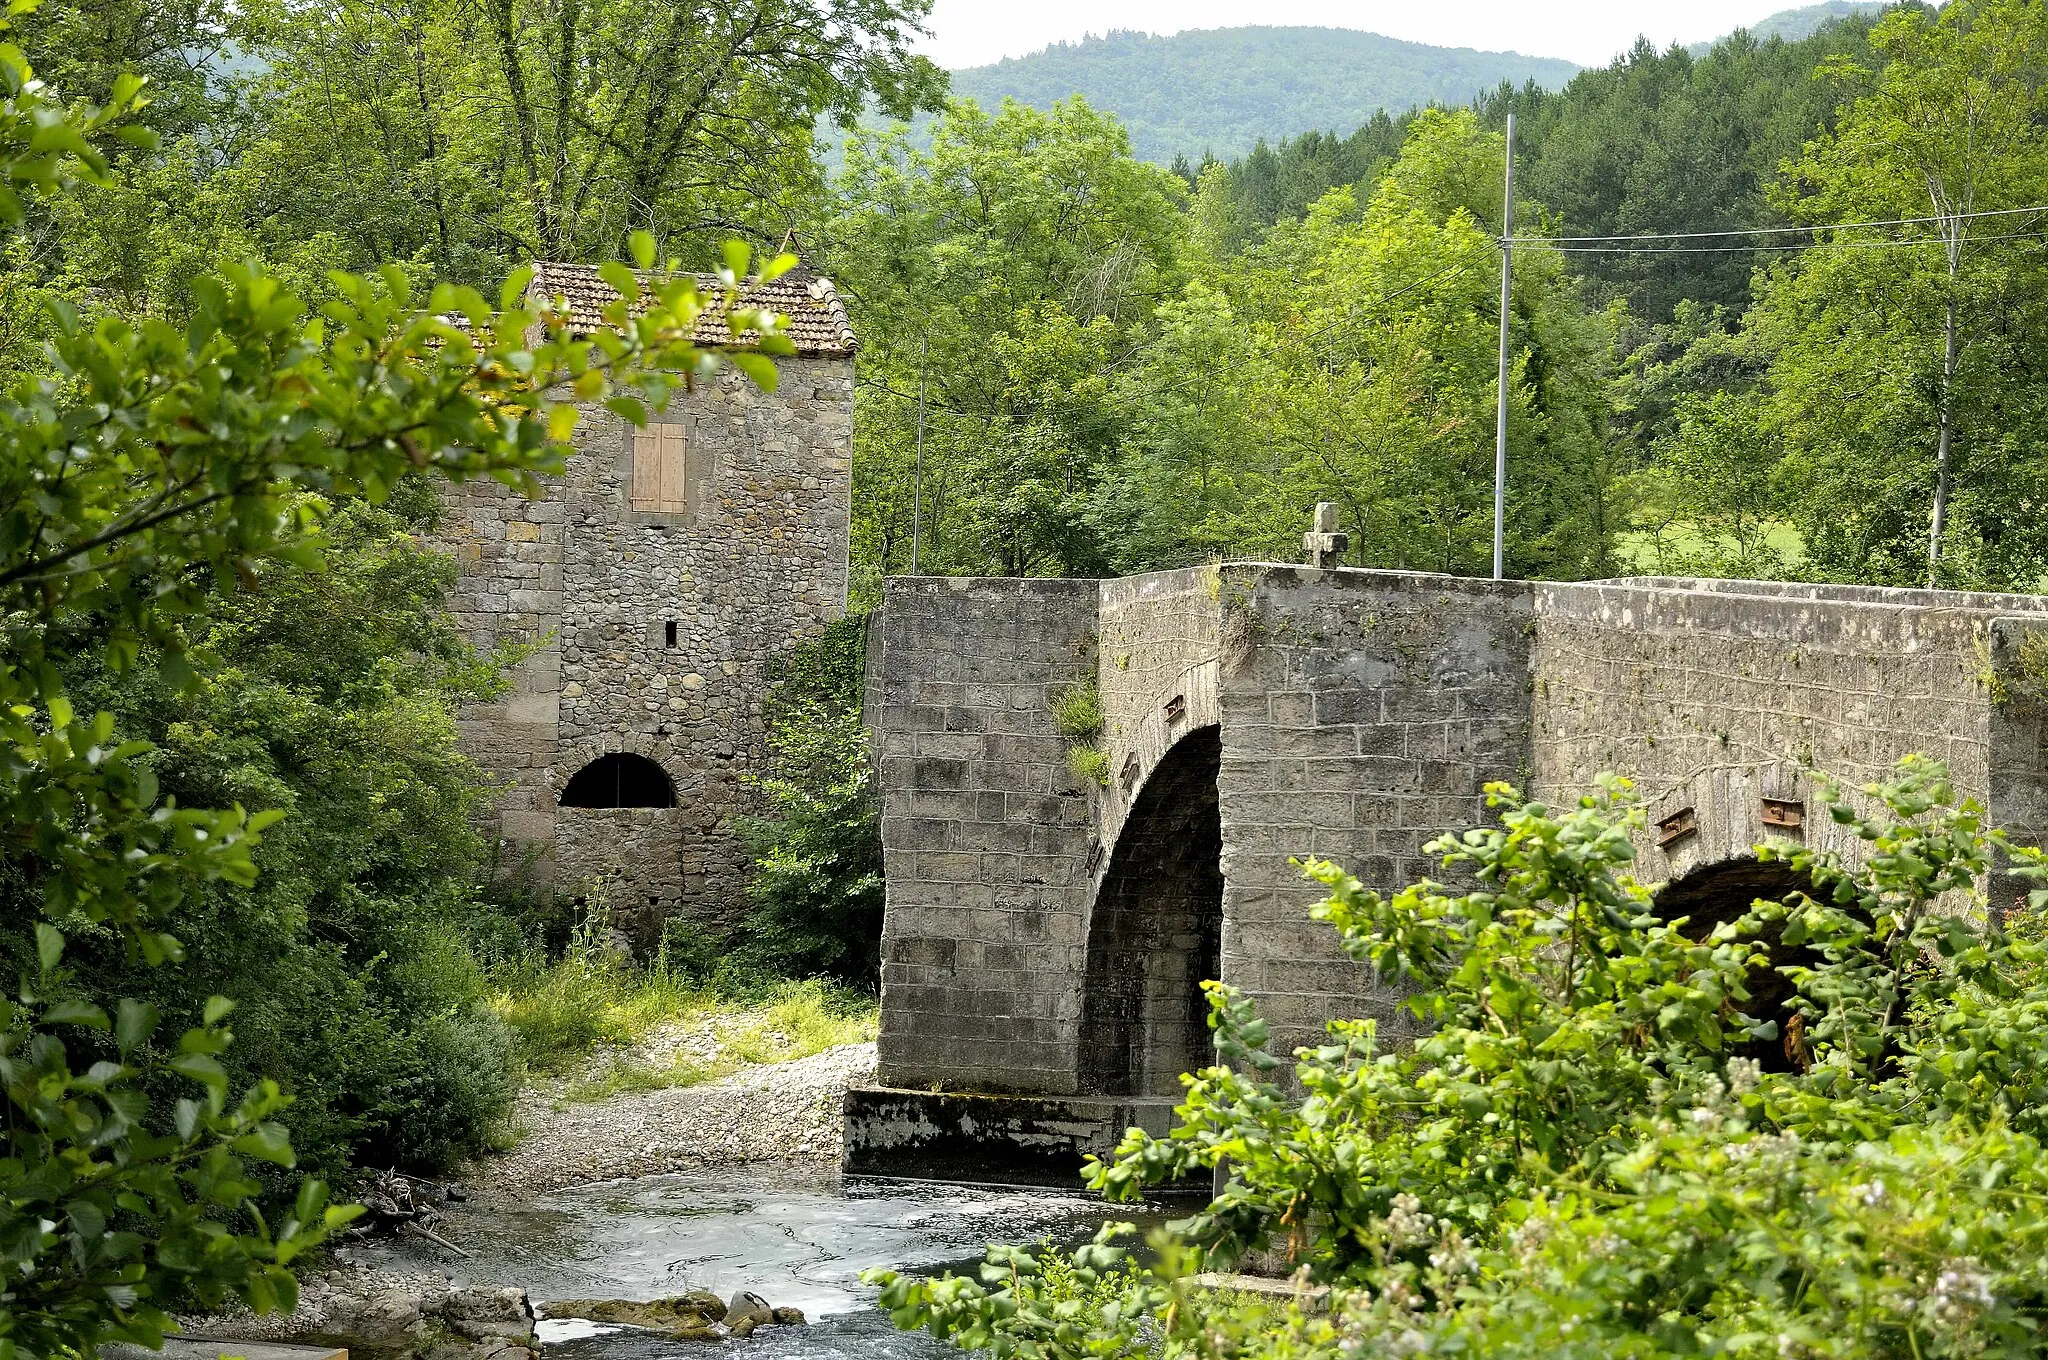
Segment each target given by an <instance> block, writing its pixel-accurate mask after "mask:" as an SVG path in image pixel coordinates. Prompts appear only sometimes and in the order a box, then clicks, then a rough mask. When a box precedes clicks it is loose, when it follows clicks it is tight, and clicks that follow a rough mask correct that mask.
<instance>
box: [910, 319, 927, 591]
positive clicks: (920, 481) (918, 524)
mask: <svg viewBox="0 0 2048 1360" xmlns="http://www.w3.org/2000/svg"><path fill="white" fill-rule="evenodd" d="M929 339H930V337H929V336H919V337H918V340H917V467H916V469H915V470H914V471H913V472H912V473H911V479H910V574H911V575H912V576H915V575H917V550H918V548H919V546H920V539H921V531H922V529H923V526H924V354H925V345H926V342H927V341H928V340H929Z"/></svg>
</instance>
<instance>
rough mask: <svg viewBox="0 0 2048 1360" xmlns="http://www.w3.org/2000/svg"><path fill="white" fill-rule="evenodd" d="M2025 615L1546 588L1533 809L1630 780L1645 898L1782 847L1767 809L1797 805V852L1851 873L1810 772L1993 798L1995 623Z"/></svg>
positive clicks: (1843, 598) (1824, 594) (1734, 594)
mask: <svg viewBox="0 0 2048 1360" xmlns="http://www.w3.org/2000/svg"><path fill="white" fill-rule="evenodd" d="M2015 607H2017V608H2019V609H2028V610H2031V609H2034V608H2036V606H2034V605H2033V604H2032V602H2030V601H2026V600H2024V599H2022V598H2019V597H2008V596H1990V595H1971V594H1963V593H1960V592H1926V591H1895V590H1883V589H1879V588H1875V587H1856V586H1815V585H1806V584H1786V585H1779V584H1775V583H1760V582H1683V581H1673V580H1667V579H1662V578H1657V579H1649V580H1644V581H1618V582H1596V583H1591V584H1584V585H1546V586H1543V587H1541V588H1540V591H1539V598H1538V619H1539V622H1538V625H1537V637H1538V645H1537V680H1536V707H1535V719H1536V768H1535V779H1534V787H1535V791H1536V792H1537V793H1539V794H1541V795H1542V796H1544V797H1548V798H1553V799H1561V798H1565V797H1573V796H1576V795H1577V794H1579V793H1580V792H1582V791H1584V790H1586V789H1587V788H1589V787H1590V784H1591V780H1592V777H1593V775H1594V774H1596V773H1598V772H1600V771H1602V770H1610V771H1614V772H1617V773H1622V774H1626V775H1628V776H1629V777H1630V778H1631V779H1633V780H1634V781H1635V782H1636V785H1637V788H1638V791H1639V792H1640V793H1641V794H1642V795H1643V797H1644V798H1645V799H1646V800H1647V802H1648V806H1649V814H1650V819H1651V823H1652V824H1651V826H1649V827H1648V828H1646V830H1645V831H1644V833H1643V835H1642V837H1641V840H1640V844H1639V846H1638V850H1639V859H1638V873H1639V874H1640V876H1641V877H1642V878H1644V879H1645V880H1646V881H1650V882H1657V881H1661V880H1665V879H1672V878H1678V877H1681V876H1683V875H1685V874H1687V873H1689V872H1691V871H1693V870H1694V869H1696V868H1698V867H1700V866H1702V865H1707V864H1713V863H1718V862H1720V861H1723V860H1728V859H1734V858H1740V857H1742V856H1744V855H1746V854H1748V853H1749V851H1750V848H1751V847H1752V846H1754V845H1756V844H1757V843H1758V842H1759V841H1762V840H1765V839H1767V838H1768V837H1770V836H1774V835H1785V834H1789V833H1788V832H1787V831H1785V830H1784V829H1782V828H1778V827H1773V826H1767V825H1766V824H1765V823H1764V820H1763V812H1764V800H1765V799H1767V798H1768V799H1780V800H1784V801H1787V802H1790V803H1794V804H1799V805H1801V806H1802V808H1803V812H1802V825H1801V826H1800V827H1799V828H1798V834H1799V835H1800V836H1802V837H1803V838H1805V839H1807V840H1808V841H1809V842H1810V843H1812V844H1814V845H1816V846H1819V847H1825V848H1831V849H1836V850H1839V851H1841V852H1843V853H1844V854H1845V855H1849V856H1851V857H1853V855H1854V853H1855V852H1856V850H1857V848H1858V847H1857V845H1856V844H1855V842H1854V838H1853V837H1852V836H1850V835H1849V834H1847V833H1846V832H1844V831H1843V830H1842V829H1841V828H1838V827H1836V826H1835V825H1834V824H1833V822H1832V821H1831V820H1830V819H1829V818H1827V817H1826V816H1825V814H1824V812H1823V810H1822V809H1821V807H1820V806H1819V803H1818V800H1817V797H1816V789H1815V785H1814V780H1813V777H1812V773H1811V772H1813V771H1818V772H1822V773H1826V774H1830V775H1833V776H1835V777H1837V778H1839V779H1841V780H1843V781H1845V782H1846V783H1848V784H1849V785H1850V786H1851V787H1854V786H1857V785H1860V784H1863V783H1865V782H1868V781H1871V780H1877V779H1882V778H1884V777H1885V776H1886V774H1887V772H1888V771H1889V770H1890V769H1891V767H1892V766H1893V764H1894V763H1895V762H1896V761H1897V760H1898V759H1899V758H1900V757H1902V756H1904V755H1906V754H1908V753H1912V752H1918V753H1921V754H1925V755H1931V756H1936V757H1939V758H1940V759H1942V760H1945V761H1947V762H1948V764H1949V767H1950V771H1951V774H1952V775H1953V777H1954V779H1955V782H1956V786H1957V788H1958V789H1959V790H1960V791H1961V792H1963V793H1967V794H1971V795H1974V796H1976V797H1977V798H1979V799H1980V800H1981V799H1986V798H1989V797H1991V795H1992V793H1993V786H1992V780H1991V770H1992V762H1993V758H1994V751H1993V743H1992V735H1993V723H1992V709H1993V705H1992V703H1991V701H1990V694H1989V689H1988V680H1989V676H1990V666H1991V662H1990V655H1991V653H1990V651H1989V644H1990V640H1991V635H1990V624H1991V621H1992V620H1993V618H1995V617H1996V616H1997V615H1998V614H1999V613H2003V612H2009V611H2010V610H2012V609H2013V608H2015ZM2000 745H2001V748H2003V749H2004V750H2009V749H2010V745H2011V744H2010V743H2009V742H2001V743H2000ZM2000 758H2001V759H2005V756H2004V754H2003V751H2002V752H2001V755H2000ZM2023 763H2024V762H2023ZM2030 768H2037V766H2033V767H2030ZM2028 777H2029V778H2031V776H2028ZM1684 808H1691V809H1693V816H1694V820H1695V822H1696V825H1697V830H1696V831H1694V832H1692V833H1691V834H1688V835H1685V836H1683V837H1681V838H1679V839H1677V840H1675V841H1672V842H1671V843H1670V844H1668V845H1663V846H1660V845H1658V844H1657V841H1658V839H1659V835H1658V830H1657V826H1656V823H1657V822H1658V821H1660V820H1662V819H1663V818H1665V817H1667V816H1671V815H1673V814H1676V813H1677V812H1679V811H1680V810H1681V809H1684ZM1993 811H1994V814H1995V815H2002V814H1998V810H1997V809H1996V808H1994V809H1993Z"/></svg>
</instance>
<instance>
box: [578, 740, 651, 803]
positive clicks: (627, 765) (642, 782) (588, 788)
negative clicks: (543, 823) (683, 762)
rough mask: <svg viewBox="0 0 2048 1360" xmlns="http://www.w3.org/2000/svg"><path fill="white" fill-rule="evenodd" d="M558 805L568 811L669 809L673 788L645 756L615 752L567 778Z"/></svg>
mask: <svg viewBox="0 0 2048 1360" xmlns="http://www.w3.org/2000/svg"><path fill="white" fill-rule="evenodd" d="M560 802H561V805H562V806H563V807H572V808H672V807H674V806H675V805H676V786H675V783H674V781H672V780H671V779H670V778H669V777H668V771H666V770H664V769H662V768H661V766H659V765H657V764H655V763H654V762H653V761H651V760H649V759H648V758H647V757H646V756H636V755H634V754H632V753H631V752H619V753H617V754H614V755H608V756H599V757H598V758H597V759H596V760H593V761H591V762H590V763H589V764H588V765H585V766H584V767H583V768H582V769H580V770H578V771H577V772H576V773H575V774H573V775H571V776H570V777H569V783H568V786H567V787H566V788H564V789H563V790H562V797H561V799H560Z"/></svg>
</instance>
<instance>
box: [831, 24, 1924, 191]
mask: <svg viewBox="0 0 2048 1360" xmlns="http://www.w3.org/2000/svg"><path fill="white" fill-rule="evenodd" d="M1883 8H1884V5H1883V4H1882V3H1881V0H1824V3H1821V4H1817V5H1805V6H1801V7H1800V8H1798V9H1788V10H1782V11H1780V12H1778V13H1776V14H1773V15H1771V16H1770V17H1769V18H1766V19H1762V20H1759V21H1758V22H1757V23H1756V24H1754V25H1752V26H1750V27H1749V28H1748V29H1747V30H1746V31H1747V32H1748V33H1749V35H1750V36H1751V37H1753V38H1755V39H1757V40H1758V41H1759V42H1767V41H1769V40H1770V39H1772V38H1782V39H1785V40H1786V41H1788V42H1796V41H1798V40H1800V39H1803V38H1807V37H1810V36H1811V35H1812V34H1814V33H1815V32H1816V31H1818V30H1819V29H1820V27H1821V26H1822V25H1823V24H1826V23H1828V22H1829V21H1831V20H1835V19H1841V18H1846V17H1848V16H1850V15H1854V14H1859V13H1860V14H1868V13H1874V12H1876V11H1878V10H1881V9H1883ZM1712 46H1713V44H1712V43H1704V42H1703V43H1696V44H1694V45H1693V46H1692V47H1691V48H1690V49H1689V50H1690V51H1691V53H1692V55H1693V56H1695V57H1699V56H1704V55H1706V53H1707V52H1708V50H1709V49H1710V48H1711V47H1712ZM1579 69H1580V68H1579V67H1578V66H1576V65H1574V64H1573V63H1571V62H1569V61H1561V60H1557V59H1555V58H1550V57H1531V56H1524V55H1522V54H1521V53H1519V52H1483V51H1478V50H1476V49H1474V48H1470V47H1433V46H1431V45H1429V44H1427V43H1415V42H1402V41H1400V40H1399V39H1396V38H1388V37H1383V36H1381V35H1380V34H1377V33H1363V32H1359V31H1357V30H1355V29H1345V28H1279V27H1272V26H1266V25H1253V26H1248V27H1244V28H1212V29H1196V30H1190V31H1188V32H1185V33H1176V34H1173V35H1171V36H1169V37H1158V36H1154V35H1152V34H1147V33H1134V32H1128V31H1125V32H1113V33H1110V34H1109V35H1107V36H1106V37H1094V36H1090V37H1085V38H1083V39H1081V40H1080V41H1079V42H1072V43H1054V44H1053V45H1052V46H1050V47H1048V48H1046V49H1045V50H1044V51H1042V52H1034V53H1032V54H1031V55H1029V56H1026V57H1013V58H1008V59H1006V60H1003V61H999V62H997V63H995V64H994V65H991V66H975V67H969V68H966V69H964V70H958V71H953V72H951V73H950V79H951V82H952V93H953V95H954V96H955V97H956V98H962V99H972V100H974V101H976V102H977V103H979V104H981V105H982V106H983V107H984V108H988V109H991V110H993V109H995V108H997V107H1000V106H1001V104H1002V102H1003V100H1004V99H1016V100H1019V101H1021V102H1022V103H1026V104H1029V105H1031V106H1032V107H1033V108H1037V109H1047V108H1050V107H1052V104H1053V102H1054V101H1055V100H1059V99H1065V98H1067V97H1068V96H1070V95H1074V94H1079V95H1081V96H1082V97H1083V98H1085V99H1086V100H1087V101H1088V102H1089V103H1090V104H1092V105H1094V106H1095V107H1096V108H1099V109H1106V110H1108V111H1109V112H1111V113H1114V114H1115V115H1116V116H1117V119H1118V120H1119V121H1120V122H1122V123H1123V125H1124V126H1125V127H1126V128H1127V129H1128V130H1129V131H1130V135H1131V148H1132V150H1133V151H1135V152H1136V153H1137V155H1138V157H1139V159H1141V160H1148V161H1155V162H1158V163H1160V164H1165V163H1166V162H1168V161H1171V160H1172V159H1173V158H1174V157H1175V156H1176V155H1185V156H1187V157H1189V158H1190V159H1194V160H1199V159H1201V158H1202V157H1203V156H1204V155H1205V154H1207V155H1214V156H1219V157H1222V158H1224V159H1229V158H1231V157H1233V156H1242V155H1245V154H1247V153H1248V152H1250V151H1251V150H1252V148H1253V146H1254V145H1256V144H1257V142H1258V141H1259V139H1261V138H1265V139H1267V140H1269V141H1271V140H1277V139H1283V138H1287V137H1292V136H1295V135H1297V134H1299V133H1304V132H1307V131H1309V130H1311V129H1322V130H1328V129H1345V128H1354V127H1358V126H1359V125H1361V124H1364V123H1368V122H1370V121H1372V119H1373V118H1374V116H1375V115H1377V114H1379V113H1381V112H1383V111H1384V112H1386V113H1388V114H1395V115H1398V114H1401V113H1404V112H1406V111H1408V110H1410V109H1416V108H1421V107H1423V106H1425V105H1429V104H1447V105H1456V104H1464V103H1467V102H1468V101H1470V100H1471V99H1472V98H1474V97H1475V96H1477V95H1480V94H1482V93H1484V92H1486V91H1490V90H1494V89H1498V88H1499V87H1500V86H1501V85H1502V84H1508V85H1512V86H1515V87H1516V88H1518V89H1519V88H1522V87H1524V86H1527V85H1530V84H1533V85H1534V86H1536V87H1537V88H1539V89H1542V90H1557V89H1560V88H1561V87H1562V86H1563V85H1564V84H1565V83H1566V82H1567V81H1569V80H1570V79H1571V78H1572V76H1573V74H1574V73H1576V72H1577V71H1578V70H1579ZM827 140H828V141H836V136H831V135H828V137H827Z"/></svg>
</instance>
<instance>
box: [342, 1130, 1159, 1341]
mask: <svg viewBox="0 0 2048 1360" xmlns="http://www.w3.org/2000/svg"><path fill="white" fill-rule="evenodd" d="M1109 1208H1110V1206H1106V1205H1104V1204H1103V1203H1102V1202H1101V1201H1100V1200H1099V1199H1095V1198H1093V1197H1091V1196H1088V1195H1085V1194H1082V1193H1080V1192H1078V1191H1077V1192H1073V1193H1067V1192H1059V1191H1050V1190H1011V1189H995V1188H983V1187H972V1186H956V1185H917V1184H905V1183H903V1182H895V1181H862V1180H842V1179H841V1178H840V1177H839V1176H837V1175H836V1174H833V1173H830V1172H825V1171H820V1170H815V1169H811V1168H783V1167H768V1168H762V1167H752V1168H743V1169H739V1170H734V1171H729V1172H716V1173H711V1172H698V1173H688V1174H681V1175H673V1176H654V1177H649V1178H647V1179H644V1180H631V1181H611V1182H606V1183H604V1184H600V1185H589V1186H581V1187H578V1188H576V1189H572V1190H561V1191H556V1192H554V1193H551V1194H547V1195H543V1196H539V1197H537V1198H535V1199H533V1200H531V1201H529V1202H526V1203H524V1204H521V1205H518V1206H517V1207H511V1208H506V1207H483V1206H472V1205H467V1204H456V1205H451V1206H449V1210H450V1212H449V1213H448V1216H447V1218H446V1220H445V1221H444V1222H443V1224H442V1225H441V1226H440V1227H439V1229H438V1231H439V1232H441V1234H442V1235H443V1236H446V1237H448V1238H450V1239H451V1240H453V1241H455V1242H457V1243H459V1244H460V1245H461V1246H462V1248H463V1249H464V1250H465V1251H467V1252H468V1253H469V1256H468V1258H467V1259H459V1258H456V1257H454V1256H452V1255H451V1254H449V1253H448V1252H445V1251H443V1250H441V1249H440V1248H438V1247H435V1246H434V1245H433V1244H431V1243H429V1242H426V1241H424V1240H422V1239H420V1238H417V1237H410V1236H408V1237H405V1238H400V1239H397V1240H395V1241H389V1242H383V1243H379V1244H378V1245H376V1246H373V1247H367V1248H359V1249H357V1250H355V1251H353V1252H351V1253H350V1254H351V1255H352V1256H353V1257H355V1258H356V1259H357V1260H359V1261H361V1262H362V1263H363V1264H366V1265H373V1266H377V1267H379V1268H382V1269H390V1270H410V1271H418V1270H426V1269H437V1270H442V1271H445V1272H447V1273H449V1274H451V1275H452V1276H453V1278H454V1281H455V1283H457V1284H482V1285H518V1286H520V1287H521V1288H524V1289H525V1290H526V1291H527V1292H528V1293H529V1294H530V1295H531V1296H532V1297H533V1299H534V1301H535V1303H536V1304H538V1305H544V1304H545V1301H546V1300H548V1299H567V1298H621V1299H653V1298H660V1297H664V1296H667V1295H673V1294H680V1293H682V1292H683V1291H685V1290H687V1289H696V1288H705V1289H713V1290H716V1291H718V1293H720V1294H722V1295H725V1296H728V1297H730V1296H731V1295H732V1294H733V1293H734V1292H736V1291H738V1290H741V1289H751V1290H753V1291H754V1292H755V1293H757V1294H760V1295H761V1296H763V1297H764V1298H766V1299H767V1300H768V1301H769V1302H770V1303H771V1304H775V1305H778V1306H780V1305H793V1306H795V1307H797V1308H801V1309H803V1310H804V1312H805V1314H806V1315H807V1316H808V1317H809V1318H810V1319H811V1322H810V1324H809V1325H808V1326H804V1327H764V1328H762V1329H760V1330H759V1331H757V1332H756V1333H755V1334H754V1335H753V1336H752V1337H750V1338H748V1339H747V1340H745V1341H742V1342H733V1343H725V1344H727V1345H731V1346H733V1347H735V1348H738V1349H743V1350H744V1351H745V1352H746V1354H747V1355H748V1356H749V1357H757V1358H758V1360H841V1357H847V1358H849V1360H850V1358H851V1357H856V1356H858V1357H866V1358H868V1360H934V1358H935V1357H938V1356H945V1355H957V1354H958V1352H955V1351H952V1350H951V1349H950V1348H948V1347H945V1346H943V1345H941V1344H940V1343H938V1342H937V1341H934V1340H932V1339H931V1338H929V1337H927V1336H924V1335H922V1334H907V1333H903V1332H898V1331H896V1330H895V1329H893V1328H892V1327H890V1325H889V1320H888V1318H887V1317H886V1316H884V1315H883V1314H882V1313H881V1312H880V1311H879V1310H878V1309H877V1308H876V1307H875V1306H874V1294H875V1291H874V1290H872V1289H870V1288H868V1287H867V1286H866V1285H863V1284H862V1283H861V1282H860V1272H861V1271H862V1270H864V1269H866V1268H867V1267H869V1266H889V1267H892V1268H894V1269H897V1270H903V1271H913V1272H931V1273H938V1272H940V1271H942V1270H944V1269H946V1268H948V1267H951V1268H956V1269H960V1270H971V1269H972V1268H973V1265H974V1263H975V1262H976V1261H978V1260H979V1259H980V1257H981V1251H982V1248H983V1246H984V1245H986V1244H987V1243H989V1242H999V1241H1000V1242H1030V1241H1035V1240H1038V1239H1040V1238H1047V1237H1050V1238H1053V1239H1055V1240H1057V1241H1061V1242H1080V1241H1083V1240H1085V1239H1086V1238H1087V1237H1088V1236H1090V1235H1091V1234H1092V1233H1093V1232H1094V1231H1095V1229H1096V1228H1097V1227H1098V1226H1100V1224H1101V1223H1102V1222H1103V1221H1104V1220H1105V1219H1109V1218H1125V1219H1132V1220H1134V1221H1137V1222H1139V1223H1140V1224H1141V1225H1142V1224H1146V1223H1150V1222H1156V1221H1158V1220H1159V1219H1161V1218H1163V1217H1167V1216H1169V1215H1167V1214H1166V1213H1165V1212H1164V1211H1162V1210H1160V1209H1158V1208H1149V1209H1139V1210H1137V1211H1136V1212H1132V1211H1131V1210H1129V1209H1127V1208H1124V1207H1123V1206H1118V1207H1117V1212H1114V1213H1111V1212H1107V1210H1108V1209H1109ZM543 1311H544V1309H543ZM592 1333H595V1334H592ZM541 1338H542V1340H543V1342H544V1343H546V1354H547V1356H548V1357H549V1360H686V1357H691V1356H695V1357H700V1358H701V1357H702V1356H704V1355H705V1353H706V1350H707V1347H706V1344H705V1343H702V1342H678V1341H670V1340H667V1339H665V1338H662V1337H658V1336H654V1335H652V1334H650V1333H646V1332H640V1331H635V1330H631V1329H601V1328H595V1327H593V1326H592V1325H591V1324H587V1323H576V1322H564V1323H553V1324H549V1323H543V1325H542V1330H541Z"/></svg>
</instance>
